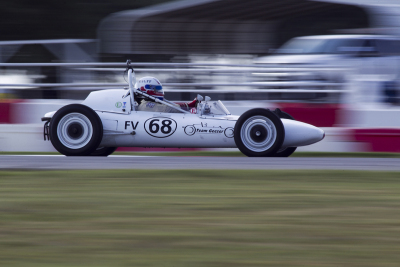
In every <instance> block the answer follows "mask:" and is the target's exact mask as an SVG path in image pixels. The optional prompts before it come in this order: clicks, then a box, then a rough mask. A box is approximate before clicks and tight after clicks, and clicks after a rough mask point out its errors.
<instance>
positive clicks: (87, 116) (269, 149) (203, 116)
mask: <svg viewBox="0 0 400 267" xmlns="http://www.w3.org/2000/svg"><path fill="white" fill-rule="evenodd" d="M127 72H128V84H129V88H128V89H126V90H125V89H115V90H114V89H111V90H102V91H95V92H92V93H90V94H89V96H88V97H87V98H86V99H85V100H84V101H83V102H82V103H81V104H71V105H66V106H64V107H62V108H60V109H59V110H57V111H53V112H49V113H46V114H45V115H44V117H43V118H42V121H45V125H44V137H45V139H47V140H50V141H51V143H52V144H53V146H54V148H55V149H56V150H57V151H59V152H60V153H61V154H64V155H66V156H108V155H110V154H111V153H113V152H114V151H115V150H116V149H117V148H118V147H161V148H167V147H168V148H238V149H239V150H240V151H241V152H242V153H243V154H245V155H247V156H249V157H288V156H290V155H291V154H292V153H293V152H294V151H295V150H296V148H297V147H299V146H306V145H310V144H313V143H316V142H318V141H321V140H322V139H323V138H324V136H325V133H324V131H323V130H321V129H319V128H317V127H315V126H313V125H310V124H307V123H303V122H299V121H296V120H294V119H293V117H292V116H290V115H289V114H287V113H285V112H283V111H280V110H279V109H277V110H275V111H270V110H268V109H263V108H255V109H251V110H248V111H246V112H245V113H243V114H242V115H240V116H235V115H232V114H231V113H230V112H229V111H228V109H227V108H226V107H225V106H224V105H223V103H222V102H221V101H214V102H211V99H210V98H209V97H207V96H206V97H205V98H203V97H202V96H200V95H198V97H197V100H198V104H197V107H196V108H195V109H192V110H191V112H189V111H187V110H184V109H182V108H179V107H177V106H176V105H174V103H172V102H170V101H167V100H165V99H164V100H160V99H158V98H156V97H154V96H151V95H148V94H146V93H144V92H142V91H140V90H137V87H136V86H135V85H134V84H135V81H136V79H135V74H134V71H133V68H132V67H131V66H130V62H129V61H128V67H127ZM138 96H140V97H141V98H146V99H147V100H149V101H154V102H155V103H160V104H163V105H167V106H170V107H171V108H173V109H175V110H177V111H178V112H177V113H164V112H149V111H138V109H137V102H136V101H135V98H137V97H138Z"/></svg>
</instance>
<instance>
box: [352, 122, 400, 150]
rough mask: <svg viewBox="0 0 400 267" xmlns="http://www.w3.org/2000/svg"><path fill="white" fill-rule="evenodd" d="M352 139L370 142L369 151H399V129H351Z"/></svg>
mask: <svg viewBox="0 0 400 267" xmlns="http://www.w3.org/2000/svg"><path fill="white" fill-rule="evenodd" d="M352 131H353V134H352V136H353V138H354V141H357V142H364V143H368V144H370V147H371V152H400V129H384V128H382V129H380V128H375V129H353V130H352Z"/></svg>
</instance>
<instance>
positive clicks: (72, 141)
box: [57, 113, 93, 149]
mask: <svg viewBox="0 0 400 267" xmlns="http://www.w3.org/2000/svg"><path fill="white" fill-rule="evenodd" d="M57 136H58V139H59V140H60V142H61V143H62V144H63V145H64V146H66V147H68V148H71V149H79V148H82V147H84V146H85V145H87V144H88V143H89V141H90V139H91V138H92V136H93V127H92V123H91V122H90V120H89V119H88V118H87V117H86V116H85V115H83V114H80V113H70V114H67V115H65V116H64V117H62V118H61V120H60V122H59V123H58V126H57Z"/></svg>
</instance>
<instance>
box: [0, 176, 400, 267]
mask: <svg viewBox="0 0 400 267" xmlns="http://www.w3.org/2000/svg"><path fill="white" fill-rule="evenodd" d="M399 209H400V173H399V172H360V171H298V170H297V171H237V170H235V171H208V170H192V171H173V170H171V171H144V170H110V171H104V170H102V171H0V266H28V267H29V266H45V267H47V266H96V267H101V266H165V267H169V266H171V267H180V266H182V267H183V266H185V267H186V266H207V267H213V266H218V267H219V266H229V267H230V266H360V267H361V266H363V267H365V266H371V267H372V266H373V267H377V266H378V267H379V266H398V265H399V262H400V253H399V251H400V212H399Z"/></svg>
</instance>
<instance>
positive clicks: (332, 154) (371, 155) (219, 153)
mask: <svg viewBox="0 0 400 267" xmlns="http://www.w3.org/2000/svg"><path fill="white" fill-rule="evenodd" d="M0 155H60V153H58V152H4V151H3V152H0ZM113 155H127V156H129V155H132V156H137V155H142V156H178V157H180V156H181V157H196V156H199V157H245V155H243V154H242V153H241V152H239V151H182V152H115V153H113ZM291 157H340V158H400V153H378V152H295V153H294V154H293V155H292V156H291Z"/></svg>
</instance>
